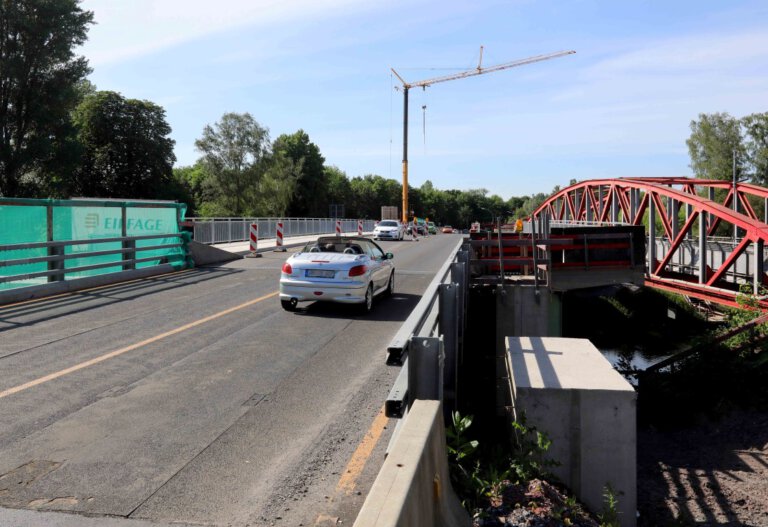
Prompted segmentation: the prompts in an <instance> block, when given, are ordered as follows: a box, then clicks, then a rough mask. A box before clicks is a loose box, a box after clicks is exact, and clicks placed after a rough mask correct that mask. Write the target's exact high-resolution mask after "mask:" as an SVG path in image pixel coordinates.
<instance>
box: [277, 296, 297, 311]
mask: <svg viewBox="0 0 768 527" xmlns="http://www.w3.org/2000/svg"><path fill="white" fill-rule="evenodd" d="M297 304H298V302H296V299H293V298H292V299H291V300H280V305H281V306H283V309H285V310H286V311H296V305H297Z"/></svg>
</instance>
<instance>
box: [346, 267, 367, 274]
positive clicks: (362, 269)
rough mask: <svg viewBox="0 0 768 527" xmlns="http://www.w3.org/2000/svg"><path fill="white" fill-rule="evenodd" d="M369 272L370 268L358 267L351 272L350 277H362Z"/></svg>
mask: <svg viewBox="0 0 768 527" xmlns="http://www.w3.org/2000/svg"><path fill="white" fill-rule="evenodd" d="M367 270H368V268H367V267H366V266H364V265H356V266H354V267H353V268H352V269H350V270H349V276H362V275H364V274H365V272H366V271H367Z"/></svg>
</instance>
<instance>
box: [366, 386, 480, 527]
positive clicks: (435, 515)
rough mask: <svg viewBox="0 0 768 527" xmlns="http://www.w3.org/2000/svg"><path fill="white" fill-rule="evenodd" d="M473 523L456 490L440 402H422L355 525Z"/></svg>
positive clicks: (404, 526) (419, 526) (450, 525)
mask: <svg viewBox="0 0 768 527" xmlns="http://www.w3.org/2000/svg"><path fill="white" fill-rule="evenodd" d="M469 525H470V519H469V515H468V514H467V512H466V511H465V510H464V509H463V508H462V506H461V504H460V503H459V500H458V498H457V497H456V495H455V494H454V492H453V489H452V488H451V481H450V477H449V475H448V461H447V457H446V449H445V427H444V424H443V412H442V406H441V404H440V401H425V400H416V401H414V403H413V405H412V406H411V410H410V412H409V413H408V415H407V416H406V417H405V421H404V422H403V425H402V428H401V429H400V433H399V434H398V436H397V439H396V440H395V442H394V444H393V445H392V448H391V450H390V453H389V455H388V456H387V459H386V460H385V461H384V465H383V466H382V467H381V471H379V475H378V476H377V477H376V481H375V482H374V484H373V488H371V491H370V492H369V493H368V496H367V497H366V499H365V503H363V508H362V509H361V510H360V513H359V514H358V515H357V519H356V520H355V523H354V526H355V527H395V526H397V527H459V526H469Z"/></svg>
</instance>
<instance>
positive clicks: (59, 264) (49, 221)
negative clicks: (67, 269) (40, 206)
mask: <svg viewBox="0 0 768 527" xmlns="http://www.w3.org/2000/svg"><path fill="white" fill-rule="evenodd" d="M45 213H46V230H47V235H46V241H48V242H52V241H53V206H52V205H48V206H47V207H46V211H45ZM47 252H48V256H62V255H63V254H64V247H61V246H59V247H48V251H47ZM63 268H64V261H63V260H60V259H59V260H55V261H52V262H48V270H49V271H55V270H57V269H63ZM63 278H64V275H63V274H55V275H50V276H49V277H48V282H58V281H59V280H63Z"/></svg>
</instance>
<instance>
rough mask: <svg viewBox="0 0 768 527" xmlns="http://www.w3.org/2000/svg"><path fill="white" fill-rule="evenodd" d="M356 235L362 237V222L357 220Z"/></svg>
mask: <svg viewBox="0 0 768 527" xmlns="http://www.w3.org/2000/svg"><path fill="white" fill-rule="evenodd" d="M357 235H358V236H362V235H363V220H357Z"/></svg>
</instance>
